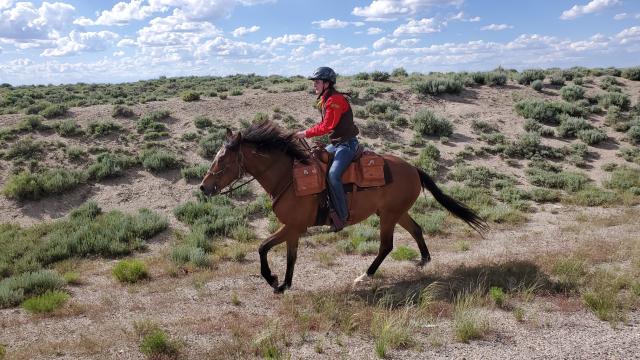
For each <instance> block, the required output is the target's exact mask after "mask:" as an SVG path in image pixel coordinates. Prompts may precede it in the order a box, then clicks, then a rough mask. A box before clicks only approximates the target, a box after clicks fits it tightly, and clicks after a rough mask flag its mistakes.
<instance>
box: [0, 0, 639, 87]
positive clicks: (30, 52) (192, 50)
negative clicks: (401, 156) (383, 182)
mask: <svg viewBox="0 0 640 360" xmlns="http://www.w3.org/2000/svg"><path fill="white" fill-rule="evenodd" d="M323 4H324V6H321V7H319V8H317V9H315V8H312V9H310V7H309V6H305V5H306V4H303V3H299V2H295V1H294V0H218V1H212V2H201V1H195V0H129V1H126V2H118V1H104V2H99V3H97V2H91V3H85V2H82V1H77V0H73V1H71V0H69V1H64V0H63V1H62V2H53V3H49V2H46V1H44V2H43V1H34V2H16V1H14V0H0V83H9V84H11V85H12V86H22V85H49V84H52V85H64V84H75V83H79V82H81V83H91V84H118V83H130V82H136V81H149V80H154V79H158V78H159V77H161V76H166V77H168V78H174V77H185V76H221V77H224V76H229V75H234V74H251V73H253V74H256V75H260V76H269V75H280V76H287V77H288V76H295V75H301V76H304V77H306V76H308V75H309V74H311V73H312V72H313V70H314V69H315V68H317V67H319V66H331V67H333V68H334V69H335V70H336V72H337V73H338V74H343V75H346V76H349V75H353V74H356V73H359V72H371V71H375V70H378V71H386V72H391V71H392V70H393V69H395V68H400V67H402V68H404V69H405V70H406V71H407V72H409V73H412V72H419V73H429V72H449V71H452V72H464V71H467V72H474V71H489V70H492V69H495V68H497V67H499V66H502V67H503V68H505V69H516V70H518V71H522V70H525V69H531V68H542V69H548V68H562V69H567V68H571V67H574V66H580V67H586V68H600V67H601V68H607V67H618V68H627V67H632V66H637V65H638V62H637V58H638V57H639V55H640V2H631V1H622V0H591V1H586V0H572V1H552V0H543V1H524V2H518V3H506V4H490V5H487V4H486V3H485V4H482V2H480V1H471V0H466V1H465V0H411V1H410V0H366V1H354V2H350V3H345V2H339V1H335V0H332V1H326V2H324V3H323ZM265 13H268V14H274V13H275V14H278V15H277V16H274V17H270V16H265Z"/></svg>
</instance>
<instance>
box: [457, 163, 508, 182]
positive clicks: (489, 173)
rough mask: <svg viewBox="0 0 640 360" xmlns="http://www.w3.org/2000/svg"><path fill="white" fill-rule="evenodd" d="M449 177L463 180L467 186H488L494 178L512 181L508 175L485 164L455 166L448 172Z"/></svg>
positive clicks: (459, 180)
mask: <svg viewBox="0 0 640 360" xmlns="http://www.w3.org/2000/svg"><path fill="white" fill-rule="evenodd" d="M449 179H451V180H454V181H458V182H464V183H465V185H467V186H472V187H478V186H481V187H488V186H489V185H490V184H491V182H492V181H494V180H505V181H509V182H511V183H514V180H513V179H511V178H510V177H509V176H508V175H504V174H500V173H497V172H495V171H493V170H492V169H490V168H488V167H485V166H474V167H470V166H456V168H455V169H454V170H453V171H452V172H450V173H449Z"/></svg>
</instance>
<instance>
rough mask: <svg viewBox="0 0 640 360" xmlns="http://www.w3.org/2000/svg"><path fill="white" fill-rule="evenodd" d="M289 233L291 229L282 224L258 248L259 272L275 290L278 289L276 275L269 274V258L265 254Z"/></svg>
mask: <svg viewBox="0 0 640 360" xmlns="http://www.w3.org/2000/svg"><path fill="white" fill-rule="evenodd" d="M290 233H291V229H290V228H289V227H287V225H282V226H281V227H280V229H278V231H276V232H275V233H273V234H272V235H271V236H269V237H268V238H267V239H266V240H264V241H263V242H262V244H260V247H259V248H258V254H260V273H261V274H262V277H263V278H264V279H265V280H266V281H267V283H268V284H269V285H271V287H272V288H274V289H275V290H279V289H278V277H277V276H274V275H272V274H271V269H270V268H269V260H267V254H268V253H269V250H271V248H272V247H274V246H276V245H278V244H280V243H282V242H283V241H285V240H287V237H288V236H289V234H290Z"/></svg>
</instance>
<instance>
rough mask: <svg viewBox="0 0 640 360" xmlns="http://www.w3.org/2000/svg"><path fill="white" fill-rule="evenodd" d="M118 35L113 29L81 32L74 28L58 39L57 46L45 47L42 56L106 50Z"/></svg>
mask: <svg viewBox="0 0 640 360" xmlns="http://www.w3.org/2000/svg"><path fill="white" fill-rule="evenodd" d="M118 37H119V36H118V34H116V33H114V32H111V31H99V32H79V31H76V30H73V31H71V33H69V36H67V37H63V38H60V39H58V40H57V41H56V47H55V48H51V49H45V50H44V52H43V53H42V56H68V55H75V54H79V53H82V52H90V51H104V50H106V49H107V48H108V47H109V46H110V44H111V43H113V41H115V40H116V39H118Z"/></svg>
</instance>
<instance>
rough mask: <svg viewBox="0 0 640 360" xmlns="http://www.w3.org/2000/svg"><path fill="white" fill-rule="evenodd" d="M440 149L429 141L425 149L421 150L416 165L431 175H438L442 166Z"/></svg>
mask: <svg viewBox="0 0 640 360" xmlns="http://www.w3.org/2000/svg"><path fill="white" fill-rule="evenodd" d="M439 161H440V150H438V148H437V147H436V146H435V145H434V144H433V143H428V144H427V145H426V146H425V148H424V149H422V150H421V151H420V155H418V158H417V159H416V160H415V162H414V165H415V166H416V167H418V168H420V169H422V170H424V171H426V172H427V174H429V176H431V177H436V176H438V169H439V168H440V164H439Z"/></svg>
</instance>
